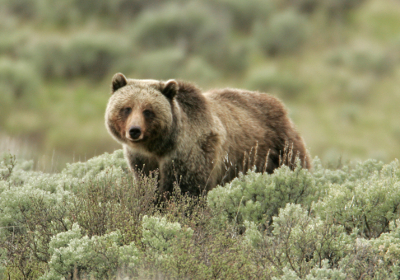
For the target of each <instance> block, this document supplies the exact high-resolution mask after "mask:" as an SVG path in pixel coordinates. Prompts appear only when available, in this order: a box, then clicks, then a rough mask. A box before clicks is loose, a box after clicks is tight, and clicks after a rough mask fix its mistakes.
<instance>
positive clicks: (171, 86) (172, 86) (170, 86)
mask: <svg viewBox="0 0 400 280" xmlns="http://www.w3.org/2000/svg"><path fill="white" fill-rule="evenodd" d="M178 90H179V84H178V82H177V81H176V80H168V81H166V82H162V83H161V92H162V94H164V95H165V96H166V97H167V98H168V99H171V100H172V99H173V98H174V96H175V95H176V94H177V93H178Z"/></svg>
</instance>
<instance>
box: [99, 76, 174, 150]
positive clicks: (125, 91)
mask: <svg viewBox="0 0 400 280" xmlns="http://www.w3.org/2000/svg"><path fill="white" fill-rule="evenodd" d="M178 90H179V84H178V82H177V81H175V80H169V81H166V82H163V81H157V80H135V79H127V78H126V77H125V76H124V75H123V74H121V73H117V74H115V75H114V77H113V79H112V85H111V94H112V95H111V97H110V99H109V101H108V105H107V109H106V115H105V121H106V127H107V129H108V131H109V133H110V134H111V135H112V136H113V137H114V138H115V139H116V140H117V141H118V142H120V143H122V144H126V145H128V146H130V147H132V148H140V147H141V146H143V147H147V146H148V145H149V143H151V142H153V143H154V144H155V143H157V142H158V141H157V139H160V138H162V137H167V136H168V135H169V134H170V133H171V130H172V128H173V121H174V120H173V99H174V97H175V95H176V94H177V92H178Z"/></svg>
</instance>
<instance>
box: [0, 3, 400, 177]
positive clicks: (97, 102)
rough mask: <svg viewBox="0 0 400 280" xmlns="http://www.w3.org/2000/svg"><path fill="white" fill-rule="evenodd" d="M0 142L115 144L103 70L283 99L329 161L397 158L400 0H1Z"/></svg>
mask: <svg viewBox="0 0 400 280" xmlns="http://www.w3.org/2000/svg"><path fill="white" fill-rule="evenodd" d="M0 7H1V8H0V18H1V20H0V150H7V149H8V150H10V151H12V152H14V153H18V154H20V155H22V156H25V157H29V158H34V159H35V162H36V164H37V168H38V169H42V170H47V171H48V170H50V169H54V168H60V167H62V165H63V164H65V162H72V161H78V160H85V159H88V158H90V157H92V156H94V155H98V154H102V153H104V152H105V151H107V152H111V151H113V150H114V149H116V148H119V145H118V144H117V143H115V142H114V140H112V139H111V137H110V136H109V135H108V133H107V132H106V129H105V127H104V120H103V119H104V111H105V107H106V103H107V100H108V97H109V88H110V80H111V77H112V75H113V74H114V73H115V72H123V73H124V74H125V75H127V76H128V77H132V78H133V77H134V78H152V79H169V78H179V79H185V80H190V81H192V82H195V83H196V84H198V85H199V86H200V87H201V88H202V89H204V90H206V89H210V88H213V87H240V88H247V89H252V90H259V91H265V92H269V93H271V94H274V95H276V96H278V97H280V98H281V99H282V100H283V101H284V102H285V104H286V105H287V107H288V108H289V110H290V114H291V117H292V118H293V120H294V122H295V123H296V125H297V127H298V129H299V131H300V132H301V134H302V135H303V137H304V138H305V140H306V142H307V145H308V147H309V149H310V152H311V154H312V155H313V156H315V155H317V156H319V157H321V158H322V159H323V160H325V161H326V162H329V161H335V160H337V159H338V158H339V157H343V158H345V159H365V158H370V157H371V158H377V159H381V160H384V161H390V160H393V159H394V158H398V157H399V156H400V122H399V120H400V110H399V108H400V89H399V86H400V1H395V0H247V1H242V0H203V1H184V0H175V1H161V0H131V1H129V0H97V1H94V0H86V1H81V0H59V1H52V0H0Z"/></svg>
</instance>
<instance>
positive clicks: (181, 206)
mask: <svg viewBox="0 0 400 280" xmlns="http://www.w3.org/2000/svg"><path fill="white" fill-rule="evenodd" d="M313 166H314V167H313V170H312V171H309V170H303V169H301V168H300V167H297V168H296V169H295V170H293V171H292V170H290V169H289V168H288V167H286V166H282V167H281V168H279V169H277V170H275V172H274V173H273V174H262V173H256V172H254V171H249V172H248V174H246V175H240V176H239V178H237V179H235V180H233V181H232V182H231V183H229V184H227V185H226V186H224V187H222V186H220V187H217V188H215V189H213V190H211V191H210V192H209V193H208V195H207V196H200V197H190V196H187V195H185V194H182V193H181V192H180V189H179V185H178V184H177V185H176V186H175V191H174V193H173V194H172V195H171V197H170V199H169V200H168V201H164V202H163V203H161V205H159V204H156V203H155V198H156V189H157V174H153V175H152V176H150V177H143V176H139V178H136V179H134V178H133V176H132V174H131V173H130V171H129V170H128V168H127V165H126V163H125V160H124V158H123V153H122V151H121V150H119V151H116V152H114V153H113V154H104V155H102V156H99V157H96V158H93V159H91V160H89V161H87V162H78V163H74V164H71V165H68V166H67V167H66V168H65V169H64V170H63V171H62V172H60V173H54V174H46V173H42V172H37V171H33V170H32V162H24V161H20V160H17V159H16V158H15V157H14V156H11V155H3V156H2V159H1V162H0V273H1V274H0V276H1V277H3V278H4V277H5V278H10V279H62V278H65V279H71V278H101V279H125V278H129V279H158V278H168V279H186V278H190V279H271V280H272V279H360V278H362V277H367V278H369V279H373V278H379V277H381V278H383V279H397V278H398V277H399V276H400V274H399V269H398V265H399V263H398V259H399V246H400V245H399V244H400V237H399V223H400V221H399V220H398V215H399V213H398V205H399V203H398V202H399V201H400V197H399V193H400V192H399V190H400V185H399V182H400V168H399V167H400V166H399V163H398V162H397V161H394V162H392V163H390V164H383V163H382V162H377V161H373V160H368V161H365V162H361V163H358V164H353V165H350V166H343V167H341V168H340V169H326V168H324V167H323V166H322V165H321V163H320V161H319V160H318V159H315V160H314V162H313Z"/></svg>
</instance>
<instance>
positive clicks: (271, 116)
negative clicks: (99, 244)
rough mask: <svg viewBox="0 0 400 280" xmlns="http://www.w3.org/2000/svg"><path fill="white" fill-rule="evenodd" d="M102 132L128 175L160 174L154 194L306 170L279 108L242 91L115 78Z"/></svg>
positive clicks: (298, 141) (299, 143) (301, 147)
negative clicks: (253, 174)
mask: <svg viewBox="0 0 400 280" xmlns="http://www.w3.org/2000/svg"><path fill="white" fill-rule="evenodd" d="M111 94H112V96H111V97H110V99H109V102H108V105H107V109H106V115H105V119H106V127H107V129H108V131H109V133H110V134H111V135H112V136H113V137H114V138H115V140H117V141H118V142H120V143H121V144H122V146H123V150H124V154H125V157H126V159H127V161H128V163H129V166H130V167H131V168H132V170H133V172H134V173H135V174H136V175H138V174H139V173H144V174H147V175H148V174H149V173H150V172H152V171H154V170H159V178H160V180H159V192H160V193H162V194H163V193H165V192H171V191H172V190H173V186H174V182H176V183H177V184H178V185H179V187H180V188H181V191H182V192H183V193H186V192H188V193H189V194H191V195H199V194H200V193H201V192H202V191H208V190H210V189H212V188H214V187H215V186H216V185H218V184H224V183H226V182H229V181H231V180H232V179H234V178H235V177H236V176H237V175H238V174H239V172H243V173H245V172H246V171H247V170H248V169H251V168H255V169H256V171H259V172H268V173H272V172H273V171H274V169H275V168H277V167H279V166H280V165H282V164H286V165H288V166H290V167H291V168H292V169H293V168H294V166H295V161H296V158H299V159H300V163H301V165H302V167H303V168H308V169H309V168H310V159H309V156H308V153H307V151H306V148H305V144H304V141H303V139H302V138H301V137H300V135H299V133H298V132H297V131H296V129H295V127H294V125H293V123H292V121H291V120H290V119H289V117H288V114H287V111H286V109H285V107H284V106H283V104H282V102H281V101H279V100H278V99H277V98H275V97H273V96H271V95H268V94H266V93H260V92H252V91H247V90H239V89H230V88H227V89H218V90H211V91H208V92H202V91H201V90H200V89H199V88H197V87H196V86H195V85H193V84H191V83H187V82H183V81H177V80H168V81H158V80H135V79H127V78H126V77H125V76H124V75H123V74H121V73H117V74H115V75H114V77H113V79H112V88H111Z"/></svg>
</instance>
